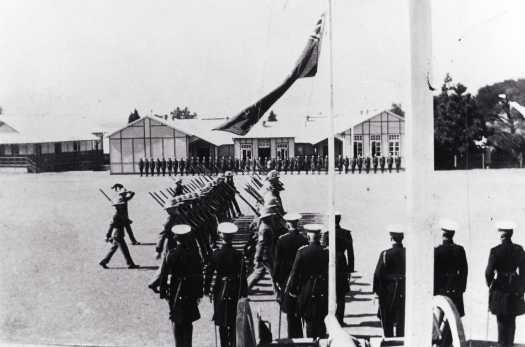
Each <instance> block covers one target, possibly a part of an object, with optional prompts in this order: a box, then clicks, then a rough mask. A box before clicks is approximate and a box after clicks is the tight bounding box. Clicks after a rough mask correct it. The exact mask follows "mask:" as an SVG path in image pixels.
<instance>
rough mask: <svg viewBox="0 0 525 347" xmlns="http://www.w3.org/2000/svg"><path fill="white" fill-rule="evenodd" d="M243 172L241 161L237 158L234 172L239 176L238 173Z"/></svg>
mask: <svg viewBox="0 0 525 347" xmlns="http://www.w3.org/2000/svg"><path fill="white" fill-rule="evenodd" d="M239 170H241V161H240V160H239V158H235V165H234V167H233V172H234V173H235V174H236V175H237V173H238V172H239Z"/></svg>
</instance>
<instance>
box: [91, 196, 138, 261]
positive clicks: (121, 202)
mask: <svg viewBox="0 0 525 347" xmlns="http://www.w3.org/2000/svg"><path fill="white" fill-rule="evenodd" d="M125 199H126V198H125V196H122V195H121V196H119V198H118V200H117V201H116V202H115V203H114V204H113V206H114V207H115V210H116V211H115V215H114V216H113V221H112V223H111V226H110V228H109V230H108V232H107V233H106V242H111V243H112V245H111V248H110V250H109V252H108V253H107V254H106V256H105V257H104V258H103V259H102V260H101V261H100V262H99V265H100V266H102V267H103V268H104V269H107V268H108V266H107V265H108V263H109V261H110V260H111V257H113V254H115V252H116V251H117V249H119V248H120V250H121V252H122V254H123V255H124V258H125V259H126V263H127V264H128V268H130V269H136V268H138V267H139V266H138V265H136V264H135V263H134V262H133V259H131V255H130V254H129V249H128V245H127V244H126V241H125V240H124V237H125V234H124V227H125V226H126V223H128V221H129V219H128V218H127V217H126V213H125V211H124V207H125V203H126V200H125Z"/></svg>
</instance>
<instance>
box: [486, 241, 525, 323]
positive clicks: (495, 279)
mask: <svg viewBox="0 0 525 347" xmlns="http://www.w3.org/2000/svg"><path fill="white" fill-rule="evenodd" d="M516 270H519V274H518V273H517V271H516ZM485 279H486V281H487V285H488V286H489V288H490V292H489V308H490V311H491V312H492V313H493V314H495V315H514V316H517V315H521V314H523V313H524V311H525V307H524V306H525V305H524V303H523V293H524V292H525V253H524V251H523V248H522V247H521V246H520V245H517V244H514V243H512V242H511V241H504V242H503V243H501V244H500V245H498V246H496V247H494V248H492V249H491V250H490V256H489V263H488V265H487V269H486V271H485Z"/></svg>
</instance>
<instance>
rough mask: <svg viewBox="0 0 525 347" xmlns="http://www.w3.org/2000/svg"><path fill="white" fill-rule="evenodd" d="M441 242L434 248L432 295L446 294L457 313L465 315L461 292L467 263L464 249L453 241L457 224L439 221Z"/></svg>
mask: <svg viewBox="0 0 525 347" xmlns="http://www.w3.org/2000/svg"><path fill="white" fill-rule="evenodd" d="M440 224H441V231H442V235H443V243H442V244H441V245H439V246H437V247H436V248H434V295H444V296H448V297H449V298H450V299H451V300H452V302H454V305H456V308H457V309H458V312H459V315H460V316H461V317H463V316H464V315H465V309H464V306H463V293H464V292H465V290H466V288H467V275H468V264H467V256H466V255H465V249H464V248H463V247H462V246H460V245H457V244H455V243H454V241H453V238H454V234H455V231H456V230H457V224H456V222H454V221H451V220H442V221H441V223H440Z"/></svg>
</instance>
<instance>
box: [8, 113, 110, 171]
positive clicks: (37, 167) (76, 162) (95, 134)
mask: <svg viewBox="0 0 525 347" xmlns="http://www.w3.org/2000/svg"><path fill="white" fill-rule="evenodd" d="M101 139H102V132H101V131H100V129H96V127H95V126H93V125H92V124H90V122H89V121H88V120H87V119H85V118H80V117H52V118H49V117H43V116H36V117H35V116H32V117H22V116H20V117H15V116H0V167H4V168H6V167H11V168H17V167H18V168H27V170H28V171H31V172H44V171H65V170H98V169H102V168H103V165H104V155H103V148H102V141H101Z"/></svg>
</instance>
